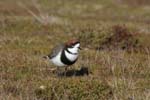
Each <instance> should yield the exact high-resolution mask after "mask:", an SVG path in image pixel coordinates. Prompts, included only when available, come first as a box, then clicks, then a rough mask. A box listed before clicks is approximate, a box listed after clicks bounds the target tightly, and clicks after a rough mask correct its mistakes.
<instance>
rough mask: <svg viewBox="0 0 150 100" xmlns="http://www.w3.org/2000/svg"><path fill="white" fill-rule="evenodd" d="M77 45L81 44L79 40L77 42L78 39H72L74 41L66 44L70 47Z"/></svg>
mask: <svg viewBox="0 0 150 100" xmlns="http://www.w3.org/2000/svg"><path fill="white" fill-rule="evenodd" d="M76 43H79V40H77V39H72V40H70V41H68V42H67V43H66V45H67V46H70V45H73V44H76Z"/></svg>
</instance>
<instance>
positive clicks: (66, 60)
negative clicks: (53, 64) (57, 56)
mask: <svg viewBox="0 0 150 100" xmlns="http://www.w3.org/2000/svg"><path fill="white" fill-rule="evenodd" d="M61 61H62V62H63V63H64V64H66V65H72V64H74V63H75V62H76V61H77V59H76V60H75V61H70V60H69V59H68V58H67V57H66V55H65V50H63V51H62V54H61Z"/></svg>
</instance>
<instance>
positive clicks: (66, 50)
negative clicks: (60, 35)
mask: <svg viewBox="0 0 150 100" xmlns="http://www.w3.org/2000/svg"><path fill="white" fill-rule="evenodd" d="M80 50H81V47H80V41H79V40H77V39H72V40H69V41H67V42H66V43H61V44H59V45H56V46H55V47H54V48H53V49H52V50H51V53H50V54H48V55H46V56H44V58H46V59H48V60H49V61H50V62H52V63H53V64H54V65H55V66H56V67H57V74H59V68H62V67H64V68H65V72H66V71H67V68H68V67H69V66H70V65H73V64H74V63H75V62H76V61H77V60H78V56H79V51H80Z"/></svg>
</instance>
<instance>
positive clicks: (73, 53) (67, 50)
mask: <svg viewBox="0 0 150 100" xmlns="http://www.w3.org/2000/svg"><path fill="white" fill-rule="evenodd" d="M66 51H67V52H68V53H70V54H72V55H77V54H78V53H72V52H70V51H69V50H68V49H66Z"/></svg>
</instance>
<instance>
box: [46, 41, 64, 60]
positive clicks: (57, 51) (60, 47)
mask: <svg viewBox="0 0 150 100" xmlns="http://www.w3.org/2000/svg"><path fill="white" fill-rule="evenodd" d="M64 47H65V45H64V44H59V45H57V46H55V47H54V48H53V49H52V51H51V53H50V54H49V55H48V57H49V58H50V59H51V58H53V57H55V56H56V55H57V54H58V53H59V52H60V51H62V50H63V49H64Z"/></svg>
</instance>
